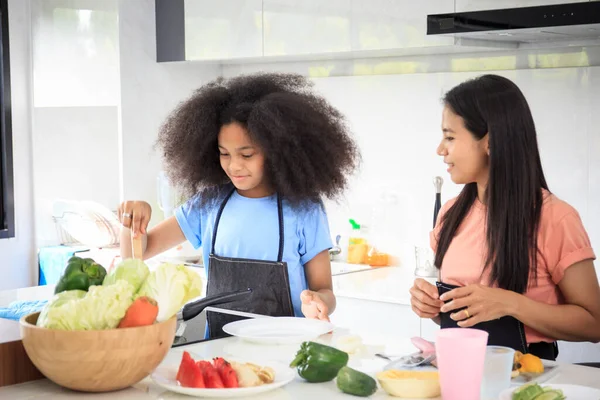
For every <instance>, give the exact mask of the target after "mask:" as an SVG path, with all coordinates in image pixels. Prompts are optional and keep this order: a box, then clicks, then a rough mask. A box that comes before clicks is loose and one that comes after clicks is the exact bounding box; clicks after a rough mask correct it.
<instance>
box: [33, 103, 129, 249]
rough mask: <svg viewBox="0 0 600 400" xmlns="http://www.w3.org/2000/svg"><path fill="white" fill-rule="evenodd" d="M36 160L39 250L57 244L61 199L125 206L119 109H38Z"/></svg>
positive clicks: (34, 133)
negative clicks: (121, 192)
mask: <svg viewBox="0 0 600 400" xmlns="http://www.w3.org/2000/svg"><path fill="white" fill-rule="evenodd" d="M33 123H34V129H33V160H34V169H35V173H34V187H35V190H36V194H35V210H36V212H35V217H36V236H37V245H38V247H43V246H50V245H55V244H57V240H58V235H57V228H56V226H55V223H54V221H53V219H52V215H53V212H52V207H53V204H54V202H55V200H57V199H68V200H80V201H85V200H92V201H95V202H97V203H99V204H102V205H103V206H105V207H107V208H108V209H109V210H116V208H117V204H118V203H119V163H118V159H119V151H118V148H119V142H118V125H119V121H118V109H117V107H116V106H104V107H91V106H87V107H35V108H34V109H33Z"/></svg>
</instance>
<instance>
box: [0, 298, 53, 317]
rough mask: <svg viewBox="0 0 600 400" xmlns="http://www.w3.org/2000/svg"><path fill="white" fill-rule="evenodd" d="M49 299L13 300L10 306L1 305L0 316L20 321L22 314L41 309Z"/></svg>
mask: <svg viewBox="0 0 600 400" xmlns="http://www.w3.org/2000/svg"><path fill="white" fill-rule="evenodd" d="M46 303H48V300H25V301H13V302H12V303H10V304H9V305H8V307H0V318H4V319H13V320H15V321H18V320H20V319H21V317H22V316H24V315H27V314H31V313H34V312H38V311H40V310H41V309H42V308H44V306H45V305H46Z"/></svg>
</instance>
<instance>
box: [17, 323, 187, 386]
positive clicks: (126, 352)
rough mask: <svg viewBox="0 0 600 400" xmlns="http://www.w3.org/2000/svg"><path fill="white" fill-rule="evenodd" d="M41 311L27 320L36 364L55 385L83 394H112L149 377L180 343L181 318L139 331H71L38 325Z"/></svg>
mask: <svg viewBox="0 0 600 400" xmlns="http://www.w3.org/2000/svg"><path fill="white" fill-rule="evenodd" d="M38 316H39V312H36V313H33V314H29V315H26V316H24V317H23V318H21V320H20V330H21V338H22V341H23V346H24V348H25V351H26V352H27V355H28V356H29V358H30V359H31V362H32V363H33V364H34V365H35V366H36V367H37V368H38V369H39V370H40V372H41V373H42V374H44V376H46V378H48V379H50V380H51V381H53V382H54V383H56V384H58V385H60V386H63V387H66V388H69V389H73V390H78V391H83V392H109V391H114V390H119V389H124V388H126V387H129V386H131V385H133V384H135V383H137V382H139V381H141V380H142V379H144V378H145V377H146V376H148V375H149V374H150V373H151V372H152V371H153V370H154V369H155V368H156V367H157V366H158V364H160V362H161V361H162V360H163V359H164V358H165V356H166V355H167V352H168V351H169V350H170V348H171V345H172V344H173V340H174V339H175V328H176V326H177V320H176V318H175V317H173V318H171V319H169V320H168V321H164V322H161V323H155V324H153V325H148V326H141V327H135V328H121V329H107V330H95V331H83V330H80V331H66V330H57V329H47V328H41V327H39V326H36V322H37V319H38Z"/></svg>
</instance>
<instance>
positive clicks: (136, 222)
mask: <svg viewBox="0 0 600 400" xmlns="http://www.w3.org/2000/svg"><path fill="white" fill-rule="evenodd" d="M151 216H152V207H150V204H148V203H146V202H145V201H124V202H122V203H121V205H120V206H119V221H121V224H122V225H123V226H124V227H125V228H130V229H131V234H132V235H133V237H137V236H138V235H140V234H143V235H145V234H146V233H147V228H148V223H150V217H151Z"/></svg>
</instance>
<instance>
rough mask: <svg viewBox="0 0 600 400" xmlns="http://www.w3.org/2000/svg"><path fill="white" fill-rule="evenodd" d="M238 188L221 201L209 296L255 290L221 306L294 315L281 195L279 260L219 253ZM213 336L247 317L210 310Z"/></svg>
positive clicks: (211, 334) (274, 315)
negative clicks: (225, 219) (218, 245)
mask: <svg viewBox="0 0 600 400" xmlns="http://www.w3.org/2000/svg"><path fill="white" fill-rule="evenodd" d="M234 191H235V189H233V190H232V191H231V193H229V194H228V195H227V197H226V198H225V199H224V200H223V202H222V203H221V206H220V207H219V211H218V213H217V217H216V219H215V226H214V231H213V237H212V245H211V247H212V250H211V253H210V256H209V260H208V267H209V268H208V282H207V288H206V295H207V296H214V295H217V294H221V293H226V292H231V291H236V290H242V289H246V288H251V289H252V294H250V295H249V296H245V297H244V299H243V300H238V301H232V302H230V303H225V304H222V305H219V308H224V309H227V310H235V311H243V312H248V313H253V314H262V315H268V316H271V317H293V316H294V308H293V306H292V297H291V293H290V280H289V277H288V269H287V263H285V262H283V261H282V260H283V245H284V226H283V207H282V204H281V197H280V196H279V194H278V195H277V213H278V216H279V252H278V255H277V261H264V260H252V259H244V258H232V257H221V256H218V255H216V254H215V242H216V240H217V231H218V228H219V221H220V219H221V214H222V213H223V209H224V208H225V205H226V204H227V201H228V200H229V198H230V197H231V195H232V194H233V192H234ZM206 319H207V322H208V333H209V337H211V338H215V337H221V336H223V335H224V334H223V330H222V328H223V326H224V325H226V324H228V323H230V322H234V321H238V320H241V319H245V318H244V317H239V316H235V315H230V314H224V313H216V312H207V313H206Z"/></svg>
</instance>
